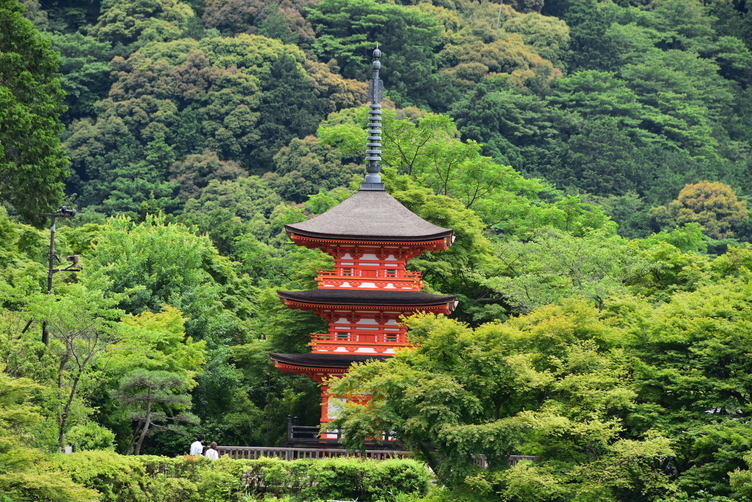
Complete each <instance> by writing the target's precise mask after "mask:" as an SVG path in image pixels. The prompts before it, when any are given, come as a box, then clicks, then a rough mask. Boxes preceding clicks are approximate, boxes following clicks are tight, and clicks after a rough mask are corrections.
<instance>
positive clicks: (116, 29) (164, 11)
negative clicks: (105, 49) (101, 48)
mask: <svg viewBox="0 0 752 502" xmlns="http://www.w3.org/2000/svg"><path fill="white" fill-rule="evenodd" d="M191 17H193V10H192V9H191V8H190V6H189V5H188V4H186V3H183V2H180V1H176V0H141V1H137V2H131V1H129V0H104V1H103V2H102V6H101V14H100V16H99V19H98V20H97V24H95V25H94V26H93V27H92V28H91V34H92V35H93V36H94V37H96V38H97V39H98V40H101V41H107V42H110V43H113V44H122V45H130V44H135V45H136V46H142V45H145V44H146V43H148V42H155V41H156V42H162V41H168V40H175V39H178V38H180V35H181V34H182V33H183V31H184V30H185V29H186V28H187V27H188V20H189V19H190V18H191Z"/></svg>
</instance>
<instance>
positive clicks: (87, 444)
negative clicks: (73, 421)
mask: <svg viewBox="0 0 752 502" xmlns="http://www.w3.org/2000/svg"><path fill="white" fill-rule="evenodd" d="M66 439H67V441H68V443H69V444H70V445H72V446H73V451H84V450H114V449H115V446H114V442H115V433H114V432H112V431H111V430H110V429H107V428H106V427H102V426H101V425H99V424H97V423H95V422H89V423H87V424H86V425H76V426H74V427H71V430H70V431H68V434H66Z"/></svg>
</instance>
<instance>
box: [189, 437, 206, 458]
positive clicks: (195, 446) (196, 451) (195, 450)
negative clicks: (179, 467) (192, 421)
mask: <svg viewBox="0 0 752 502" xmlns="http://www.w3.org/2000/svg"><path fill="white" fill-rule="evenodd" d="M203 452H204V435H203V434H199V435H198V436H196V440H195V441H194V442H193V443H192V444H191V455H194V456H199V457H200V456H201V454H202V453H203Z"/></svg>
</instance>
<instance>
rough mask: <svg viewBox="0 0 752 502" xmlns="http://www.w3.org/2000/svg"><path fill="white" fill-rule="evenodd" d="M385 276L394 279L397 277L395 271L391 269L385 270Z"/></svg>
mask: <svg viewBox="0 0 752 502" xmlns="http://www.w3.org/2000/svg"><path fill="white" fill-rule="evenodd" d="M386 276H387V277H392V278H396V277H397V270H396V269H393V268H388V269H386Z"/></svg>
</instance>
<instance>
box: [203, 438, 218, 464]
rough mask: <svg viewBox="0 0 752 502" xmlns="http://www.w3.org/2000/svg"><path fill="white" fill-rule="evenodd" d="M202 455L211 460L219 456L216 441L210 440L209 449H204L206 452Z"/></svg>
mask: <svg viewBox="0 0 752 502" xmlns="http://www.w3.org/2000/svg"><path fill="white" fill-rule="evenodd" d="M204 456H205V457H206V458H208V459H211V460H217V459H218V458H219V452H218V451H217V443H216V442H215V441H212V442H211V444H210V445H209V449H208V450H206V454H205V455H204Z"/></svg>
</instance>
